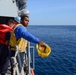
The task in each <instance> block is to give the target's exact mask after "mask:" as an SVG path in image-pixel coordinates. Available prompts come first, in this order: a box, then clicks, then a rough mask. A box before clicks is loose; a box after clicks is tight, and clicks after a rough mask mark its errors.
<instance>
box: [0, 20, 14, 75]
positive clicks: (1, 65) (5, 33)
mask: <svg viewBox="0 0 76 75" xmlns="http://www.w3.org/2000/svg"><path fill="white" fill-rule="evenodd" d="M8 22H9V25H11V24H14V21H13V20H11V21H10V20H9V21H8ZM11 31H12V28H11V27H10V26H8V25H5V24H1V25H0V74H1V75H5V73H6V72H7V69H8V64H9V50H8V44H9V39H10V36H11Z"/></svg>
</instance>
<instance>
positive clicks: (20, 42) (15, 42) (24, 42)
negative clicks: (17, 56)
mask: <svg viewBox="0 0 76 75" xmlns="http://www.w3.org/2000/svg"><path fill="white" fill-rule="evenodd" d="M18 26H22V25H21V24H17V25H16V27H15V28H14V30H13V31H12V33H11V38H10V42H9V45H10V49H11V50H15V49H16V45H17V46H18V49H19V51H20V52H25V49H26V47H27V40H25V39H23V38H20V39H16V36H15V34H14V31H15V29H16V28H17V27H18Z"/></svg>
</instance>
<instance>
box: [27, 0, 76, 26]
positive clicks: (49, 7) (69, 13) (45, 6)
mask: <svg viewBox="0 0 76 75" xmlns="http://www.w3.org/2000/svg"><path fill="white" fill-rule="evenodd" d="M27 10H29V12H30V13H29V16H30V22H29V24H30V25H76V0H28V1H27Z"/></svg>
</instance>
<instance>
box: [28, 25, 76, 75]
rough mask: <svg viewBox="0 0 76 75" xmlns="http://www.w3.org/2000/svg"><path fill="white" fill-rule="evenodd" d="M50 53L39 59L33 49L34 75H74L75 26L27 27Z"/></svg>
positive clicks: (75, 58)
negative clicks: (46, 46)
mask: <svg viewBox="0 0 76 75" xmlns="http://www.w3.org/2000/svg"><path fill="white" fill-rule="evenodd" d="M27 29H28V31H29V32H30V33H32V34H33V35H35V36H36V37H38V38H40V39H41V40H42V41H44V42H45V43H47V44H48V45H49V46H50V47H51V49H52V52H51V54H50V55H49V56H48V57H47V58H41V57H40V56H38V54H37V50H36V49H35V75H76V26H74V25H69V26H68V25H67V26H66V25H65V26H61V25H60V26H57V25H56V26H50V25H49V26H48V25H46V26H45V25H44V26H37V25H36V26H28V27H27Z"/></svg>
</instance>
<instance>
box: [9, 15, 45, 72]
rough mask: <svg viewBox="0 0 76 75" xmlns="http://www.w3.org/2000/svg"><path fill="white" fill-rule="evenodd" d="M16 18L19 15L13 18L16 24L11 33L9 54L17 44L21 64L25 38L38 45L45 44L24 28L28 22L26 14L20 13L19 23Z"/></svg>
mask: <svg viewBox="0 0 76 75" xmlns="http://www.w3.org/2000/svg"><path fill="white" fill-rule="evenodd" d="M18 18H19V17H16V18H15V21H16V24H17V25H16V26H15V27H14V30H13V32H12V34H11V38H10V43H9V45H10V49H11V56H14V55H15V48H16V47H15V46H16V45H17V46H18V48H19V52H20V57H21V63H22V65H23V57H24V54H25V49H26V47H27V40H28V41H30V42H33V43H36V44H37V43H38V44H39V45H40V46H45V44H44V42H42V41H41V40H40V39H38V38H37V37H35V36H34V35H32V34H31V33H29V32H28V31H27V30H26V28H25V27H27V26H28V23H29V17H28V16H27V15H21V24H20V22H19V21H18V20H17V19H18ZM12 39H13V40H12ZM21 69H22V67H20V71H21Z"/></svg>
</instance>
